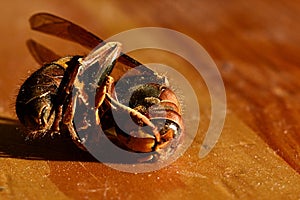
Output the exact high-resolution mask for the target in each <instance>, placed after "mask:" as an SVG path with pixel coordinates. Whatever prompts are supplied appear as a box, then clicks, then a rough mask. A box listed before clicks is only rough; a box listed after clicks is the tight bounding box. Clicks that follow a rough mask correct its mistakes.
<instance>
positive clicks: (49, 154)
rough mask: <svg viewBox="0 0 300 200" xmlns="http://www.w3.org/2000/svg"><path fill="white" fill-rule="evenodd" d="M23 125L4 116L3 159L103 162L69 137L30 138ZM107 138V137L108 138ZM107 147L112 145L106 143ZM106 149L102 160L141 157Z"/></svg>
mask: <svg viewBox="0 0 300 200" xmlns="http://www.w3.org/2000/svg"><path fill="white" fill-rule="evenodd" d="M23 131H24V130H23V128H22V126H21V125H20V124H19V122H18V121H17V120H15V119H11V118H7V117H2V116H0V138H1V140H0V158H19V159H26V160H50V161H81V162H99V161H98V160H97V159H95V158H94V157H93V156H92V155H91V154H90V153H89V152H87V151H83V150H81V149H79V148H78V147H77V146H76V145H75V144H74V143H73V141H72V139H71V138H70V137H68V136H65V135H63V134H62V135H61V136H57V137H54V138H53V137H51V138H50V137H43V138H41V139H39V140H26V138H25V136H24V135H23ZM106 141H107V140H106ZM102 146H103V147H104V148H106V147H107V146H109V145H105V144H103V145H102ZM104 148H103V149H99V151H103V155H106V156H102V158H101V162H107V163H124V164H129V163H136V162H137V161H136V159H137V158H128V157H127V158H126V159H122V158H119V157H118V158H116V157H113V156H111V155H112V154H113V153H114V152H113V150H112V149H107V148H106V149H104Z"/></svg>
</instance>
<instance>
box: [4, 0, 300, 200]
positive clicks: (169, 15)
mask: <svg viewBox="0 0 300 200" xmlns="http://www.w3.org/2000/svg"><path fill="white" fill-rule="evenodd" d="M0 5H1V7H2V11H1V21H0V23H1V27H2V30H1V33H0V35H1V38H2V44H1V48H0V55H1V57H0V64H1V73H0V77H1V78H0V89H1V95H0V112H1V117H0V199H54V197H55V199H87V198H89V199H202V198H203V199H300V187H299V186H300V176H299V172H300V158H299V157H300V155H299V154H300V135H299V131H300V126H299V124H300V117H299V116H300V104H299V102H298V101H299V99H300V95H299V92H298V88H299V86H300V81H299V80H300V79H299V75H300V69H299V65H300V60H299V55H298V54H299V52H300V37H299V32H300V26H299V25H300V24H299V18H300V2H299V1H291V0H288V1H269V0H264V1H258V0H253V1H237V0H230V1H157V2H150V1H149V2H147V3H142V2H140V1H128V2H124V1H109V2H105V1H103V2H102V1H95V0H85V1H81V2H79V1H75V0H74V1H68V3H66V2H65V1H58V0H54V1H38V2H37V1H32V2H30V3H29V2H27V3H24V1H19V0H16V1H1V3H0ZM41 11H47V12H50V13H53V14H56V15H59V16H62V17H64V18H66V19H69V20H71V21H73V22H75V23H76V24H79V25H80V26H83V27H85V28H86V29H88V30H90V31H91V32H93V33H95V34H97V35H98V36H101V37H102V38H107V37H109V36H112V35H114V34H117V33H119V32H121V31H125V30H128V29H132V28H139V27H147V26H151V27H164V28H169V29H173V30H176V31H179V32H182V33H184V34H186V35H188V36H189V37H191V38H193V39H194V40H196V41H197V42H198V43H200V44H201V45H202V46H203V47H204V48H205V49H206V50H207V52H208V53H209V54H210V55H211V57H212V58H213V59H214V61H215V62H216V64H217V66H218V68H219V71H220V73H221V75H222V78H223V80H224V83H225V89H226V95H227V106H228V109H227V116H226V121H225V125H224V129H223V131H222V134H221V137H220V138H219V140H218V143H217V144H216V146H215V148H213V150H212V151H211V153H209V154H208V156H206V157H205V158H202V159H200V158H199V157H198V153H199V148H200V146H201V144H202V142H203V138H204V135H205V132H206V130H207V127H208V124H209V122H210V98H209V94H208V91H207V89H206V87H205V84H204V82H203V80H201V79H199V80H198V79H193V77H192V72H186V73H187V74H186V76H188V77H190V78H191V82H193V83H194V85H193V87H194V88H195V89H196V90H197V95H198V97H199V106H200V109H201V121H200V127H199V129H198V132H197V135H196V137H195V139H194V140H193V143H192V145H191V146H190V147H189V148H188V150H187V151H186V152H185V153H184V154H183V156H182V157H180V158H179V159H178V160H177V161H176V162H174V163H172V164H171V165H169V166H167V167H165V168H163V169H161V170H158V171H154V172H149V173H142V174H131V173H125V172H121V171H118V170H115V169H112V168H110V167H108V166H107V165H105V164H103V163H99V162H96V161H95V160H94V159H93V158H92V157H91V156H90V155H88V154H86V153H84V152H82V151H80V150H78V149H77V148H76V147H75V146H74V145H73V144H72V143H71V142H70V141H31V142H30V141H24V138H23V137H22V136H21V134H20V126H19V124H18V121H17V118H16V116H15V114H14V100H15V96H16V94H17V91H18V88H19V85H20V84H21V83H22V81H23V80H24V79H25V78H26V77H27V76H29V74H30V72H33V71H34V70H36V69H37V68H38V67H39V66H38V65H37V63H35V61H34V60H33V58H32V57H31V56H30V54H29V51H28V50H27V49H26V46H25V42H26V40H27V39H29V38H34V39H38V40H39V41H40V42H42V43H43V44H46V45H48V46H50V47H51V48H52V49H56V50H57V52H58V53H59V54H61V55H73V54H84V53H87V50H86V49H84V48H81V47H80V46H78V45H74V44H72V43H70V42H66V41H62V40H59V39H56V38H53V37H47V36H45V35H42V34H38V33H34V32H32V31H31V30H30V29H29V24H28V19H29V17H30V16H31V15H32V14H34V13H37V12H41ZM148 53H149V54H148V55H149V56H145V55H143V53H140V54H138V53H136V54H135V53H133V54H132V55H133V56H137V57H138V56H140V57H139V59H140V60H141V61H142V62H148V61H151V58H152V57H153V56H152V57H151V55H152V54H151V52H148ZM153 55H155V56H156V58H155V59H156V61H163V60H167V61H166V62H167V63H169V64H174V65H175V66H177V67H178V66H182V68H184V66H185V62H184V61H181V60H178V62H177V60H175V59H174V60H173V58H172V57H171V59H170V58H168V55H165V54H163V56H159V54H153ZM137 59H138V58H137ZM185 115H186V116H187V117H189V116H192V115H193V113H192V112H189V113H186V114H185Z"/></svg>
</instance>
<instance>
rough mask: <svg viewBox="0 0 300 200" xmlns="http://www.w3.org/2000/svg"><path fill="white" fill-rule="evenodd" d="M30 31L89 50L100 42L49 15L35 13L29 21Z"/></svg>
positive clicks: (95, 37)
mask: <svg viewBox="0 0 300 200" xmlns="http://www.w3.org/2000/svg"><path fill="white" fill-rule="evenodd" d="M29 22H30V26H31V29H32V30H36V31H39V32H42V33H46V34H49V35H53V36H57V37H59V38H62V39H66V40H69V41H72V42H76V43H78V44H80V45H82V46H84V47H87V48H89V49H93V48H95V47H96V46H97V45H98V44H99V43H101V42H102V40H101V39H100V38H98V37H97V36H95V35H94V34H92V33H90V32H88V31H86V30H85V29H83V28H81V27H80V26H77V25H76V24H74V23H72V22H70V21H68V20H66V19H63V18H60V17H57V16H55V15H52V14H49V13H37V14H35V15H33V16H31V18H30V19H29Z"/></svg>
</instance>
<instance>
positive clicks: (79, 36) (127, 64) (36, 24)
mask: <svg viewBox="0 0 300 200" xmlns="http://www.w3.org/2000/svg"><path fill="white" fill-rule="evenodd" d="M29 21H30V26H31V29H33V30H36V31H39V32H42V33H46V34H49V35H53V36H56V37H59V38H62V39H66V40H69V41H72V42H76V43H78V44H80V45H82V46H84V47H87V48H89V49H93V48H95V47H96V46H97V45H99V44H100V43H101V42H103V40H102V39H100V38H99V37H97V36H95V35H94V34H92V33H91V32H89V31H87V30H85V29H83V28H81V27H80V26H78V25H76V24H74V23H72V22H70V21H68V20H66V19H63V18H61V17H58V16H55V15H52V14H49V13H37V14H35V15H33V16H31V18H30V19H29ZM137 66H140V67H139V70H137V71H136V72H135V76H136V75H143V76H151V77H155V76H157V75H156V74H155V72H153V71H152V70H151V69H149V68H148V67H146V66H143V65H142V64H141V63H140V62H138V61H136V60H134V59H133V58H131V57H129V56H127V55H126V54H121V56H120V57H119V58H118V60H117V63H116V66H115V68H114V70H113V72H112V74H111V75H112V76H113V77H114V78H115V80H118V79H119V78H120V77H121V76H122V75H123V74H124V73H126V72H127V71H128V70H129V69H131V68H134V67H137Z"/></svg>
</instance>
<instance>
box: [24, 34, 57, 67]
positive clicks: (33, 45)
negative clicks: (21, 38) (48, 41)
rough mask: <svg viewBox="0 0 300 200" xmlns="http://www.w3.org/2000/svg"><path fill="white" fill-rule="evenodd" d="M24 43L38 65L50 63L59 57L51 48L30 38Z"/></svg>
mask: <svg viewBox="0 0 300 200" xmlns="http://www.w3.org/2000/svg"><path fill="white" fill-rule="evenodd" d="M26 45H27V47H28V49H29V51H30V53H31V55H32V56H33V58H34V59H35V60H36V61H37V63H39V64H40V65H44V64H45V63H50V62H52V61H54V60H57V59H59V58H61V56H59V55H57V54H56V53H54V52H53V51H52V50H50V49H48V48H47V47H45V46H43V45H41V44H40V43H38V42H36V41H34V40H32V39H30V40H27V42H26Z"/></svg>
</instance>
